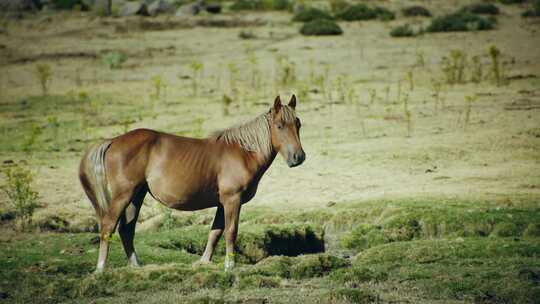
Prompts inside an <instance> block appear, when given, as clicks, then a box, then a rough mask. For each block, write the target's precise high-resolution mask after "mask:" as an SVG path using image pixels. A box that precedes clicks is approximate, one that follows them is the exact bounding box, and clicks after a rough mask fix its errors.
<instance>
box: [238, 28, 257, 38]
mask: <svg viewBox="0 0 540 304" xmlns="http://www.w3.org/2000/svg"><path fill="white" fill-rule="evenodd" d="M238 37H239V38H240V39H245V40H247V39H256V38H257V36H256V35H255V33H253V31H252V30H241V31H240V33H238Z"/></svg>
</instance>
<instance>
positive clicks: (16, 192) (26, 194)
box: [2, 166, 39, 228]
mask: <svg viewBox="0 0 540 304" xmlns="http://www.w3.org/2000/svg"><path fill="white" fill-rule="evenodd" d="M4 174H5V175H6V184H5V185H4V186H3V187H2V189H3V190H4V192H5V193H6V194H7V196H8V198H9V200H10V204H11V207H12V208H13V210H14V211H15V216H16V217H17V218H19V219H20V220H21V224H22V228H25V227H26V226H27V225H28V224H30V223H31V222H32V215H33V214H34V210H35V209H36V208H37V207H39V205H38V203H37V199H38V193H37V191H34V190H33V189H32V181H33V180H34V176H33V175H32V173H31V172H30V171H28V170H26V169H25V168H22V167H19V166H15V167H12V168H8V169H7V170H5V171H4Z"/></svg>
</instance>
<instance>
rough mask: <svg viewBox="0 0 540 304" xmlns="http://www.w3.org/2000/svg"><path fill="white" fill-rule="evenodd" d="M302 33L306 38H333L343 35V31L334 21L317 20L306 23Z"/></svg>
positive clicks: (301, 29) (301, 30)
mask: <svg viewBox="0 0 540 304" xmlns="http://www.w3.org/2000/svg"><path fill="white" fill-rule="evenodd" d="M300 33H301V34H302V35H306V36H333V35H341V34H343V30H342V29H341V27H340V26H339V25H338V24H337V23H335V22H334V21H332V20H327V19H316V20H313V21H309V22H307V23H305V24H304V25H303V26H302V27H301V28H300Z"/></svg>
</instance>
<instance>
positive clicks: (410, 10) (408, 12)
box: [402, 5, 431, 17]
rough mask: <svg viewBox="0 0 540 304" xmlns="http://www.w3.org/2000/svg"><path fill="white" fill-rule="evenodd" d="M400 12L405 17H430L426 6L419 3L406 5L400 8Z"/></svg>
mask: <svg viewBox="0 0 540 304" xmlns="http://www.w3.org/2000/svg"><path fill="white" fill-rule="evenodd" d="M402 12H403V15H405V16H407V17H418V16H422V17H431V12H430V11H429V10H428V9H427V8H425V7H423V6H419V5H414V6H409V7H406V8H404V9H403V10H402Z"/></svg>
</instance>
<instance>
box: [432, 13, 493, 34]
mask: <svg viewBox="0 0 540 304" xmlns="http://www.w3.org/2000/svg"><path fill="white" fill-rule="evenodd" d="M494 27H495V20H493V19H489V18H484V17H480V16H477V15H474V14H470V13H467V12H457V13H453V14H449V15H444V16H441V17H437V18H435V19H433V21H432V22H431V24H430V25H429V26H428V28H427V31H428V32H457V31H483V30H490V29H493V28H494Z"/></svg>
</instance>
